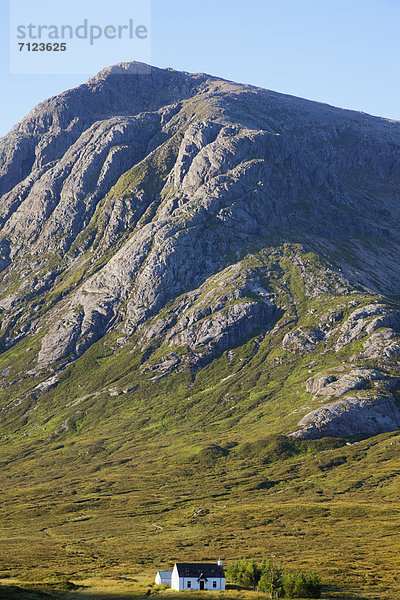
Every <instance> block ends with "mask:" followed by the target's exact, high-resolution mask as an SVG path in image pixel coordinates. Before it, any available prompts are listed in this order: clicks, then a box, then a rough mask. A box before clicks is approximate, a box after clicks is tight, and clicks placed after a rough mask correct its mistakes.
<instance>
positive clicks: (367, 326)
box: [0, 62, 400, 598]
mask: <svg viewBox="0 0 400 600" xmlns="http://www.w3.org/2000/svg"><path fill="white" fill-rule="evenodd" d="M0 156H1V159H0V193H1V202H0V227H1V232H0V236H1V237H0V252H1V254H0V268H1V276H0V277H1V278H0V310H1V346H0V349H1V354H0V377H1V381H0V411H1V412H0V414H1V421H2V426H1V439H0V446H1V448H2V452H3V457H4V458H3V467H4V477H5V479H4V481H3V482H1V481H0V485H3V484H4V485H5V486H7V483H6V481H7V477H10V478H11V479H12V480H14V478H15V477H16V478H17V480H19V478H21V477H22V479H23V478H24V477H25V476H26V477H28V480H29V481H30V483H29V485H28V483H26V485H28V487H29V486H31V485H32V486H36V485H38V478H39V479H40V480H41V481H44V480H46V481H47V484H48V485H50V482H52V483H51V486H53V485H54V481H55V480H56V479H57V478H58V477H61V478H62V480H63V482H64V484H65V485H67V484H66V482H67V481H68V482H69V483H68V485H72V483H71V482H73V481H74V478H76V477H79V472H80V469H81V468H82V465H81V462H80V460H78V461H77V463H76V464H75V463H74V461H75V459H76V456H75V450H74V448H75V444H77V445H78V446H79V447H80V445H82V444H83V447H85V450H84V451H82V452H79V453H78V455H79V456H88V457H89V458H90V459H92V458H93V460H94V461H95V462H96V461H99V462H98V463H96V468H94V467H93V470H91V467H90V468H89V467H88V469H89V470H88V471H87V477H88V478H89V479H90V481H92V480H93V481H94V479H96V477H95V473H96V472H97V471H96V469H100V468H101V469H102V468H104V464H109V465H114V466H115V464H118V465H119V464H124V463H123V462H121V463H120V462H119V461H125V462H126V461H128V462H129V461H132V460H134V459H135V457H137V456H139V455H140V456H141V461H143V462H142V464H147V465H151V464H152V463H154V464H153V467H154V468H155V464H156V463H157V465H158V466H157V468H160V469H165V468H171V464H172V463H173V464H175V463H174V461H178V462H177V463H176V464H177V465H180V466H179V468H178V467H176V469H177V472H175V471H174V469H175V467H174V468H172V473H175V475H173V476H174V477H178V479H179V477H180V475H178V474H177V473H178V472H182V470H183V472H184V473H186V474H187V477H188V478H189V479H190V477H191V471H190V468H189V467H188V465H187V462H185V461H187V460H189V458H190V457H192V458H191V459H190V460H192V459H193V460H194V461H195V464H197V465H199V466H198V468H199V470H200V472H202V469H203V470H204V468H205V467H204V465H211V466H212V468H213V469H214V467H215V465H216V464H222V462H223V461H225V462H226V464H227V465H237V464H238V463H237V461H239V463H240V461H241V460H243V461H244V463H243V464H244V465H247V466H246V469H247V471H246V472H247V474H248V475H247V476H248V477H250V479H251V477H252V475H251V467H249V464H252V463H251V461H252V460H255V461H256V463H257V464H259V463H258V462H257V461H261V463H262V464H265V460H267V459H266V458H265V457H266V456H269V457H271V456H274V457H275V456H276V457H277V460H280V459H282V460H283V461H286V460H289V461H290V460H295V461H297V460H305V458H304V457H305V454H304V453H307V452H313V453H314V454H313V456H315V453H317V454H318V453H320V452H321V453H322V452H328V453H333V454H332V456H333V458H332V461H331V463H329V465H330V466H329V468H328V467H326V468H327V469H328V470H329V469H331V468H332V469H333V471H332V472H335V473H336V469H337V468H338V469H341V468H342V467H341V465H343V464H344V463H345V462H346V461H348V460H349V461H350V458H349V456H350V455H351V453H352V452H353V453H354V451H355V450H354V449H352V448H351V447H350V446H351V445H352V444H355V443H358V444H365V448H366V450H365V452H367V450H368V449H369V448H372V446H373V445H374V444H375V442H373V443H372V442H371V441H368V440H367V438H368V437H369V436H377V435H378V436H379V435H382V434H383V437H382V438H381V437H379V438H377V439H378V441H377V442H376V443H377V444H378V445H379V444H381V443H382V444H387V443H388V440H390V439H392V437H391V436H396V435H397V433H390V432H396V431H397V430H398V429H399V427H400V405H399V398H400V397H399V389H400V375H399V364H400V309H399V297H400V296H399V286H400V269H399V264H400V229H399V216H400V203H399V197H398V189H399V183H400V123H399V122H394V121H390V120H387V119H382V118H377V117H372V116H370V115H366V114H363V113H358V112H354V111H348V110H343V109H339V108H335V107H332V106H328V105H325V104H320V103H316V102H311V101H307V100H302V99H300V98H295V97H291V96H287V95H283V94H278V93H276V92H272V91H269V90H263V89H260V88H256V87H253V86H250V85H243V84H237V83H233V82H230V81H225V80H222V79H219V78H217V77H212V76H209V75H206V74H190V73H185V72H177V71H173V70H172V69H158V68H154V67H151V68H150V67H149V68H148V69H144V68H143V65H141V64H140V63H135V62H132V63H121V64H120V65H115V66H113V67H109V68H106V69H104V70H102V71H101V72H100V73H98V74H97V75H96V76H95V77H93V78H91V79H89V80H88V82H87V83H85V84H83V85H81V86H79V87H77V88H75V89H72V90H68V91H66V92H64V93H62V94H60V95H59V96H55V97H53V98H50V99H49V100H46V101H45V102H42V103H41V104H39V105H38V106H37V107H36V108H34V109H33V110H32V111H31V112H30V113H29V114H28V115H27V116H26V117H25V118H24V119H23V120H22V121H21V122H20V123H18V124H17V125H15V127H14V128H13V129H12V130H11V131H10V132H9V134H8V135H6V136H5V137H4V138H2V139H1V140H0ZM357 436H358V437H357ZM385 436H386V437H385ZM374 439H375V438H374ZM393 439H394V438H393ZM312 440H321V442H316V441H314V442H313V441H312ZM324 440H325V441H324ZM359 440H361V441H359ZM362 440H367V441H364V442H363V441H362ZM396 440H397V438H396ZM271 444H272V446H271ZM318 444H320V445H318ZM346 444H348V447H347V446H346ZM371 444H372V446H371ZM122 448H125V450H126V452H128V456H126V455H125V454H123V457H122V458H121V456H122V455H121V456H120V457H119V458H116V457H117V456H119V454H120V452H121V451H122V450H121V449H122ZM133 448H134V450H133ZM271 448H273V449H272V450H271ZM385 448H386V446H385ZM128 449H129V451H128ZM49 452H50V454H51V455H52V456H53V459H52V460H54V464H53V467H54V469H55V466H56V465H58V467H57V469H58V470H59V471H60V472H61V475H57V474H56V472H55V471H54V470H53V467H50V464H49V462H48V456H49ZM57 452H61V454H60V455H59V457H58V454H57ZM152 452H156V453H157V456H158V458H157V459H154V455H153V454H152ZM371 452H372V450H371ZM271 453H272V454H271ZM346 453H347V454H346ZM389 455H390V453H389ZM318 456H319V454H318ZM368 456H369V455H368ZM390 456H391V455H390ZM57 457H58V458H57ZM74 457H75V458H74ZM106 457H108V458H106ZM162 457H163V458H162ZM338 457H339V458H338ZM341 457H342V458H341ZM343 457H345V458H343ZM114 460H115V461H117V462H116V463H115V464H114V462H113V461H114ZM154 460H155V462H154ZM274 460H275V458H274ZM310 460H311V459H310ZM388 460H389V461H390V460H391V458H388ZM31 461H33V462H31ZM104 461H105V463H104ZM109 461H111V462H109ZM146 461H147V462H146ZM157 461H161V462H157ZM171 461H172V462H171ZM182 461H183V462H182ZM218 461H220V462H218ZM221 461H222V462H221ZM235 461H236V462H235ZM248 461H250V463H249V462H248ZM263 461H264V462H263ZM269 461H270V458H268V460H267V462H269ZM335 461H336V462H335ZM337 461H339V462H337ZM341 461H342V462H341ZM372 463H373V464H375V463H374V461H372ZM28 464H29V465H30V467H29V469H28V466H27V465H28ZM67 464H68V465H69V466H68V469H67V467H66V465H67ZM224 464H225V463H224ZM282 464H283V463H282ZM284 464H285V465H286V464H287V463H284ZM390 464H391V463H390ZM167 465H169V467H167ZM182 465H183V466H182ZM387 466H388V465H387ZM153 467H149V468H150V470H151V469H152V468H153ZM85 468H86V467H85ZM110 468H111V471H112V470H113V468H114V467H110ZM188 468H189V471H188ZM210 468H211V467H210ZM230 468H231V467H229V466H228V467H227V469H228V471H225V474H226V473H227V472H230ZM234 468H236V467H232V469H234ZM282 468H283V467H282ZM285 468H286V467H285ZM345 468H346V469H347V467H343V469H345ZM368 468H370V467H368ZM374 468H375V467H374ZM27 469H28V470H27ZM48 469H50V471H48ZM64 469H65V470H64ZM249 469H250V471H249ZM371 469H372V470H374V469H373V468H372V467H371ZM378 470H379V469H378ZM67 471H68V475H67V474H66V473H67ZM111 471H110V472H111ZM289 471H290V469H289ZM289 471H288V472H287V473H289ZM28 472H29V475H28V474H27V473H28ZM232 472H233V471H232ZM366 472H367V471H366ZM368 472H369V471H368ZM24 473H25V475H24ZM303 475H304V474H303ZM286 476H287V477H289V475H288V474H286V475H285V477H286ZM292 476H293V477H294V478H296V477H298V475H297V474H296V476H295V475H291V476H290V477H292ZM304 476H305V475H304ZM307 476H308V475H307ZM336 476H337V475H336V474H335V477H336ZM282 477H283V476H282ZM290 477H289V479H290ZM391 477H397V475H396V471H394V472H393V474H392V475H391ZM30 478H32V479H30ZM93 478H94V479H93ZM28 480H26V481H27V482H28ZM176 481H178V480H176ZM268 481H269V483H268V482H267V483H266V480H265V478H264V479H262V481H258V484H257V485H261V486H262V485H264V488H265V489H266V490H269V489H270V488H273V487H274V485H275V483H276V485H278V484H279V481H280V480H277V482H275V483H274V481H273V480H272V479H271V480H268ZM309 481H311V480H309ZM396 481H397V479H396ZM94 485H95V487H96V484H94ZM135 485H136V484H135ZM149 485H150V484H149ZM296 485H297V484H296ZM299 485H300V484H299ZM362 485H363V484H360V486H361V487H362ZM376 485H378V483H376ZM374 486H375V483H374ZM97 487H98V486H97ZM306 487H307V486H306ZM312 487H313V485H312V484H309V486H308V488H310V489H311V488H312ZM100 488H101V486H100V487H99V489H100ZM264 488H263V489H264ZM308 488H307V489H308ZM46 489H47V488H46ZM60 489H61V488H60ZM101 489H102V488H101ZM149 489H150V488H149ZM254 489H259V490H260V489H262V488H261V487H260V488H257V486H256V487H255V488H254ZM351 489H352V488H351V486H350V488H349V490H351ZM103 491H104V490H103ZM60 493H61V492H60ZM118 493H119V492H118ZM264 493H265V492H264ZM271 493H272V492H271ZM274 493H275V492H274ZM343 493H344V492H343ZM42 500H43V499H42ZM14 501H15V502H17V503H19V502H20V501H21V498H19V500H18V501H17V500H15V498H14V500H13V502H14ZM11 504H12V502H11V500H10V505H11ZM67 513H68V510H67ZM68 522H69V521H68ZM0 546H1V544H0ZM380 597H381V598H382V597H383V596H380Z"/></svg>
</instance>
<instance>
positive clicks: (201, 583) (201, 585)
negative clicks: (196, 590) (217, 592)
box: [200, 580, 204, 590]
mask: <svg viewBox="0 0 400 600" xmlns="http://www.w3.org/2000/svg"><path fill="white" fill-rule="evenodd" d="M200 589H201V590H204V581H203V580H201V581H200Z"/></svg>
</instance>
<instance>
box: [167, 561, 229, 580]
mask: <svg viewBox="0 0 400 600" xmlns="http://www.w3.org/2000/svg"><path fill="white" fill-rule="evenodd" d="M176 567H177V569H178V575H179V577H197V578H198V577H200V575H201V576H202V577H205V578H209V577H217V578H218V577H225V573H224V570H223V568H222V567H221V566H220V565H218V564H216V563H176Z"/></svg>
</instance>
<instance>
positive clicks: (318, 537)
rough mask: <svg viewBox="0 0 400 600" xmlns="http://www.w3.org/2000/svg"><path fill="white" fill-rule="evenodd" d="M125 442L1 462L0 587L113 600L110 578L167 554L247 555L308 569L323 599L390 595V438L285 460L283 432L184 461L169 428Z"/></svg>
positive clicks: (398, 514) (394, 538)
mask: <svg viewBox="0 0 400 600" xmlns="http://www.w3.org/2000/svg"><path fill="white" fill-rule="evenodd" d="M204 437H206V436H204ZM120 441H121V442H122V440H120ZM132 442H133V440H131V441H130V443H129V442H125V443H122V444H121V447H120V448H119V449H118V450H114V452H113V454H112V460H107V454H106V451H105V450H104V448H103V447H102V444H101V440H98V443H97V445H96V446H95V445H94V444H93V439H92V438H91V439H90V443H89V441H88V443H87V445H86V446H85V440H84V439H80V440H79V444H78V445H77V444H76V443H72V442H71V443H70V444H69V445H68V444H66V445H64V446H63V447H62V448H60V447H57V446H56V445H55V444H53V445H50V446H45V445H43V448H42V450H41V451H40V450H39V449H38V448H36V451H35V452H34V453H32V454H27V455H26V456H25V459H24V461H20V460H18V461H16V462H15V463H14V464H13V463H12V462H11V461H10V462H9V463H8V464H7V465H4V464H3V467H2V469H1V476H0V484H1V487H2V489H3V496H2V507H1V515H0V516H1V533H0V536H1V537H0V567H1V570H0V577H2V578H3V580H2V581H3V584H4V583H5V582H6V581H7V580H6V579H4V578H10V581H11V580H12V579H13V578H14V579H18V580H19V581H20V580H24V581H26V582H29V581H47V582H48V581H53V582H57V581H63V580H65V579H68V580H72V581H74V582H76V583H80V582H82V581H84V580H86V579H88V578H93V577H95V578H96V581H98V579H99V578H100V580H101V582H100V583H99V584H98V585H100V587H102V586H105V588H104V589H105V591H104V594H105V595H103V596H102V595H101V594H100V592H99V595H96V594H97V593H98V592H97V591H93V594H94V597H98V598H103V597H104V598H107V597H115V598H118V597H121V598H123V597H124V596H123V595H122V596H121V595H120V596H119V595H118V594H119V593H120V592H118V590H119V589H120V588H121V589H122V586H124V585H125V586H128V587H129V585H130V584H129V582H126V581H125V579H122V580H121V579H120V578H128V579H140V581H141V582H142V583H143V581H144V580H143V576H144V577H145V580H146V582H147V583H148V584H150V583H151V582H152V581H154V576H155V572H156V571H157V570H158V569H161V568H164V569H168V568H171V565H172V564H173V563H174V562H175V561H195V560H202V561H216V560H217V559H218V558H222V559H223V560H224V563H225V564H227V562H229V561H230V560H233V559H236V558H238V557H241V556H246V557H252V556H254V557H256V558H258V559H261V558H262V557H266V558H272V559H273V560H274V561H275V562H277V563H278V564H281V565H282V566H284V567H285V568H287V569H298V568H304V569H306V570H313V569H314V570H316V571H317V572H318V573H319V574H320V576H321V579H322V581H323V583H324V594H325V596H324V597H326V598H340V597H342V598H371V599H372V598H373V599H377V600H378V599H379V600H384V599H393V600H394V599H396V598H398V597H400V574H399V556H400V502H398V501H397V498H398V492H399V482H400V478H399V475H400V465H399V461H398V448H399V444H400V436H398V435H395V434H388V435H383V436H378V437H377V438H374V439H373V440H365V441H359V442H356V443H354V444H353V445H351V446H350V445H343V446H340V447H338V448H334V447H333V448H331V449H329V447H328V448H327V447H325V449H321V447H322V444H320V447H319V448H318V447H317V444H316V445H315V447H314V448H311V449H310V447H307V448H303V451H302V452H300V453H297V454H295V455H290V453H289V452H287V458H286V459H284V460H282V444H283V440H282V439H281V438H280V437H279V436H276V437H275V438H272V439H270V441H269V446H270V447H269V449H268V448H266V447H264V448H261V449H259V457H258V458H256V459H255V458H254V453H253V454H252V458H249V448H248V446H246V445H243V448H242V449H239V450H238V449H232V450H231V451H230V452H229V453H228V454H224V453H220V452H217V451H216V449H215V447H213V446H203V450H200V451H199V452H198V454H197V456H195V457H190V458H188V457H182V453H180V452H178V451H177V448H176V444H175V445H174V444H173V441H172V440H168V438H167V437H165V438H164V439H163V444H159V443H158V444H156V443H154V446H153V447H152V448H150V449H149V448H146V451H141V450H140V442H139V444H138V445H137V446H135V444H134V443H132ZM158 442H160V440H158ZM332 445H333V446H334V445H335V444H332ZM326 446H329V444H328V443H326ZM173 448H175V452H173V451H172V449H173ZM21 451H22V452H23V450H21ZM274 452H275V453H277V454H274ZM278 454H279V456H280V457H281V458H279V459H278ZM57 473H58V475H57ZM38 481H40V483H38ZM7 482H8V485H7ZM111 580H113V581H114V580H116V581H118V583H117V584H116V588H113V592H111V590H110V591H107V590H106V588H107V585H112V584H111V583H110V584H108V583H107V582H108V581H111ZM134 583H135V582H134ZM96 585H97V584H96ZM135 586H136V583H135V585H134V586H133V592H134V593H135V594H139V595H140V594H143V588H140V589H139V588H137V586H136V587H135ZM93 589H95V588H93ZM148 589H150V590H151V593H152V591H153V588H148ZM146 590H147V588H146ZM146 590H145V592H146ZM333 590H336V592H334V591H333ZM114 592H115V594H116V595H115V596H112V593H114ZM117 592H118V593H117ZM68 593H71V594H75V596H74V595H72V596H71V597H76V598H79V597H85V594H86V595H90V594H91V593H92V591H91V588H90V587H89V589H86V591H85V590H83V591H82V590H81V591H76V592H68ZM101 593H103V592H101ZM123 593H125V588H124V590H123ZM126 593H131V590H130V589H129V590H128V588H127V589H126ZM79 594H80V595H81V596H80V595H79ZM82 594H83V595H82ZM93 594H92V595H93ZM107 594H109V595H108V596H107ZM346 594H347V595H346ZM179 596H180V597H181V595H179ZM168 597H171V596H168ZM190 597H191V598H193V596H192V595H190ZM228 597H229V598H230V597H231V596H228ZM235 597H236V596H235ZM240 597H241V596H240Z"/></svg>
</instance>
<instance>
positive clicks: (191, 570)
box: [171, 560, 225, 591]
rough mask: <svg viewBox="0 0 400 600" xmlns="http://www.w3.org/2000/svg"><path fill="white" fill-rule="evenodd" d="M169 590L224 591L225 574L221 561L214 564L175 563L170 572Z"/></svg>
mask: <svg viewBox="0 0 400 600" xmlns="http://www.w3.org/2000/svg"><path fill="white" fill-rule="evenodd" d="M171 588H172V589H173V590H177V591H180V590H211V591H218V590H224V589H225V573H224V570H223V568H222V561H220V560H219V561H218V563H217V564H215V563H176V564H175V566H174V569H173V571H172V577H171Z"/></svg>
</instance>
